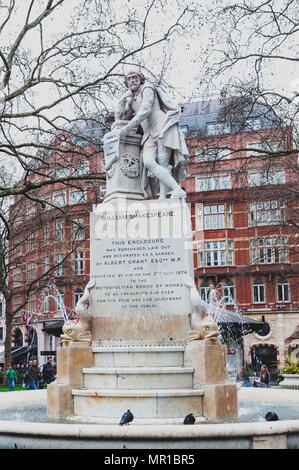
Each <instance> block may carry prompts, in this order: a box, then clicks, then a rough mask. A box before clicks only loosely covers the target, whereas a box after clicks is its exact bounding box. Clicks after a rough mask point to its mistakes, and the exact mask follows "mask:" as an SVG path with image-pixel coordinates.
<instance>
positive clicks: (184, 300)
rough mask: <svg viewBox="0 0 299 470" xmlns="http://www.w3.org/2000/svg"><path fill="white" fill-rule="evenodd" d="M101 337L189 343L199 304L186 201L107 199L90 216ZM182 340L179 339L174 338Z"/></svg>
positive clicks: (96, 324)
mask: <svg viewBox="0 0 299 470" xmlns="http://www.w3.org/2000/svg"><path fill="white" fill-rule="evenodd" d="M90 236H91V256H90V257H91V279H93V280H95V281H96V286H95V287H94V288H93V289H92V290H91V301H90V306H91V308H90V311H91V316H92V324H91V325H92V326H91V332H92V338H93V340H94V341H99V340H100V341H102V342H103V343H102V344H103V345H105V343H104V342H105V341H114V340H120V341H122V344H123V345H126V344H128V345H129V344H130V340H131V341H132V340H133V341H135V340H148V344H151V342H152V344H161V345H165V344H169V343H171V341H176V340H177V341H184V340H185V338H186V337H187V334H188V331H189V329H190V325H189V320H188V314H190V312H191V310H192V306H191V302H190V296H189V289H188V287H187V286H186V285H185V284H184V278H185V277H186V276H187V275H188V276H190V275H192V276H193V258H192V241H191V240H192V230H191V222H190V215H189V211H188V208H187V205H186V204H185V203H184V202H183V201H180V200H179V201H178V200H176V201H175V200H174V201H171V200H167V201H158V200H155V201H143V202H141V201H139V202H135V203H130V204H124V203H123V204H122V205H120V206H119V205H117V206H114V205H113V204H112V203H111V204H105V203H104V204H101V205H99V206H97V208H96V209H95V211H94V213H93V214H92V215H91V235H90ZM174 344H175V342H174Z"/></svg>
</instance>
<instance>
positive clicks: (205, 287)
mask: <svg viewBox="0 0 299 470" xmlns="http://www.w3.org/2000/svg"><path fill="white" fill-rule="evenodd" d="M211 289H212V286H211V285H210V284H209V283H208V282H203V283H202V284H201V286H200V296H201V298H202V300H204V301H205V302H208V300H209V298H210V293H211Z"/></svg>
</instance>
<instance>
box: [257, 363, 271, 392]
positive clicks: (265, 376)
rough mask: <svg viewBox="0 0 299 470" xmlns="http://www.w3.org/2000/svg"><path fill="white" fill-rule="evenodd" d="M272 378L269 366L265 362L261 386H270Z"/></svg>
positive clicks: (261, 374)
mask: <svg viewBox="0 0 299 470" xmlns="http://www.w3.org/2000/svg"><path fill="white" fill-rule="evenodd" d="M270 379H271V375H270V372H269V371H268V368H267V366H266V365H265V364H263V365H262V367H261V371H260V387H261V388H270Z"/></svg>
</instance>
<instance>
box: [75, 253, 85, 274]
mask: <svg viewBox="0 0 299 470" xmlns="http://www.w3.org/2000/svg"><path fill="white" fill-rule="evenodd" d="M74 273H75V274H77V275H80V274H84V253H83V251H77V252H75V253H74Z"/></svg>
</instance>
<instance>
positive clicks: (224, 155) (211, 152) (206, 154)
mask: <svg viewBox="0 0 299 470" xmlns="http://www.w3.org/2000/svg"><path fill="white" fill-rule="evenodd" d="M229 156H230V150H228V149H203V148H199V149H197V150H196V151H195V161H196V162H197V163H201V162H209V161H218V160H227V159H228V158H229Z"/></svg>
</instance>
